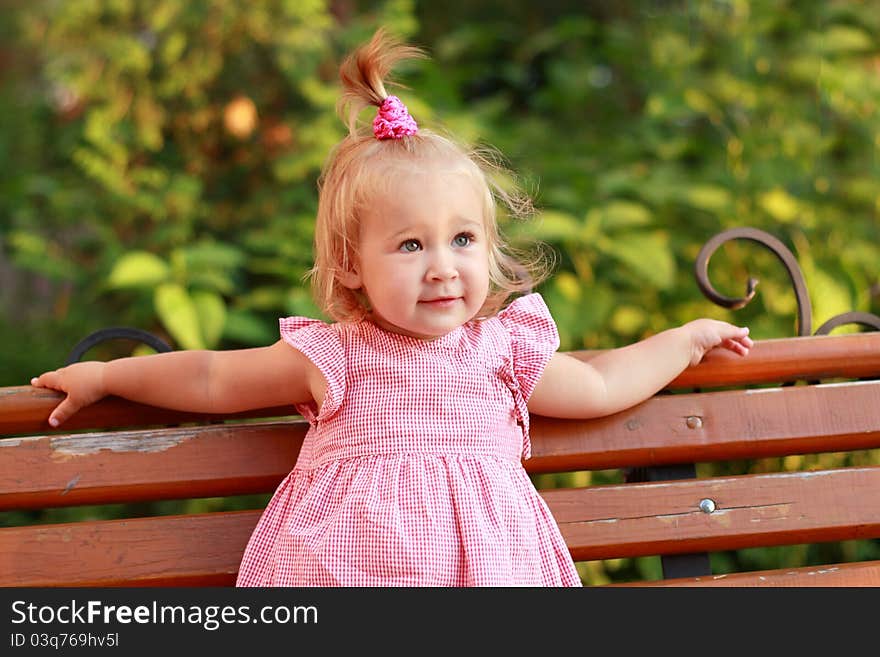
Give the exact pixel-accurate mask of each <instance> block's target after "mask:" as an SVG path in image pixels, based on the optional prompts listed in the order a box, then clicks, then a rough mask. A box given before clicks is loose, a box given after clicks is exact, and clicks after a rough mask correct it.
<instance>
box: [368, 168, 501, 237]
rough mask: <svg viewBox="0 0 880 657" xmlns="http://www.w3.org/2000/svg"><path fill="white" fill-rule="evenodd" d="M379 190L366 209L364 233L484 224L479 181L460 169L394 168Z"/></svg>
mask: <svg viewBox="0 0 880 657" xmlns="http://www.w3.org/2000/svg"><path fill="white" fill-rule="evenodd" d="M377 187H378V188H377V189H375V190H374V192H373V193H371V194H370V195H369V197H370V198H369V201H368V202H367V203H365V204H364V207H363V212H362V216H361V230H362V233H363V231H365V230H367V231H370V232H379V233H387V232H394V231H396V230H400V229H401V228H405V227H408V226H412V227H418V226H423V225H424V226H433V225H439V224H442V223H465V222H470V223H477V224H479V225H481V226H482V225H484V223H485V216H484V214H485V211H484V208H485V204H484V194H483V190H482V189H481V186H480V181H477V180H474V177H473V175H470V174H469V173H468V172H466V171H462V170H461V169H460V168H459V169H456V168H441V167H430V168H424V167H413V168H406V167H394V168H393V169H392V170H390V171H389V172H388V174H387V175H386V176H385V177H384V178H383V180H382V181H381V184H380V185H377Z"/></svg>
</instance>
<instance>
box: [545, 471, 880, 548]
mask: <svg viewBox="0 0 880 657" xmlns="http://www.w3.org/2000/svg"><path fill="white" fill-rule="evenodd" d="M878 493H880V466H872V467H864V468H841V469H838V470H822V471H815V472H793V473H774V474H765V475H741V476H737V477H719V478H713V479H697V480H682V481H669V482H657V483H650V484H625V485H615V486H594V487H589V488H579V489H556V490H547V491H542V495H543V496H544V499H545V500H546V501H547V504H548V506H549V507H550V509H551V511H552V512H553V515H554V517H555V518H556V520H557V522H558V523H559V527H560V530H561V531H562V534H563V536H564V537H565V540H566V543H567V544H568V546H569V549H570V550H571V553H572V556H573V557H574V558H575V559H576V560H593V559H610V558H616V557H635V556H646V555H656V554H680V553H688V552H713V551H717V550H736V549H741V548H745V547H755V546H771V545H784V544H794V543H818V542H824V541H841V540H848V539H859V538H877V537H880V494H878ZM703 499H711V500H713V501H714V503H715V505H716V510H715V511H714V513H704V512H703V511H701V510H700V501H701V500H703Z"/></svg>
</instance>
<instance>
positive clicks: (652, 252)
mask: <svg viewBox="0 0 880 657" xmlns="http://www.w3.org/2000/svg"><path fill="white" fill-rule="evenodd" d="M597 246H599V248H600V249H601V250H602V251H603V252H604V253H606V254H607V255H609V256H611V257H613V258H616V259H618V260H620V261H621V262H622V263H623V264H624V265H626V266H627V267H629V268H630V269H631V270H632V271H633V272H634V273H635V274H636V275H637V276H638V277H640V278H643V279H644V280H645V281H646V282H647V283H648V284H649V285H652V286H654V287H657V288H660V289H662V290H666V289H669V288H670V287H672V283H673V282H674V280H675V259H674V257H673V255H672V251H671V250H670V248H669V237H668V236H667V235H666V233H663V232H659V231H658V232H653V233H627V234H622V235H615V238H614V240H613V241H612V240H609V239H602V240H599V241H598V242H597Z"/></svg>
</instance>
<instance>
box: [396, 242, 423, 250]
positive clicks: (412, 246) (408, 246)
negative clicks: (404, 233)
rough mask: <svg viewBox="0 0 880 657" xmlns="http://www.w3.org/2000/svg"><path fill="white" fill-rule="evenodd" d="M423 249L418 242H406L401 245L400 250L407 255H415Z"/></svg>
mask: <svg viewBox="0 0 880 657" xmlns="http://www.w3.org/2000/svg"><path fill="white" fill-rule="evenodd" d="M421 248H422V245H421V243H419V241H418V240H404V241H403V242H401V243H400V250H401V251H405V252H406V253H415V252H416V251H418V250H419V249H421Z"/></svg>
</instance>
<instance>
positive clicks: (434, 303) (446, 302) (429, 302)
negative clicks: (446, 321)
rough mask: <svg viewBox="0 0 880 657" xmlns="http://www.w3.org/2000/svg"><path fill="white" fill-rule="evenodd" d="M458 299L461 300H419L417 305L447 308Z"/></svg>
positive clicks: (445, 298)
mask: <svg viewBox="0 0 880 657" xmlns="http://www.w3.org/2000/svg"><path fill="white" fill-rule="evenodd" d="M459 299H461V297H434V298H432V299H421V300H420V301H419V303H423V304H426V305H430V306H447V305H452V304H453V303H455V302H456V301H458V300H459Z"/></svg>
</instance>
